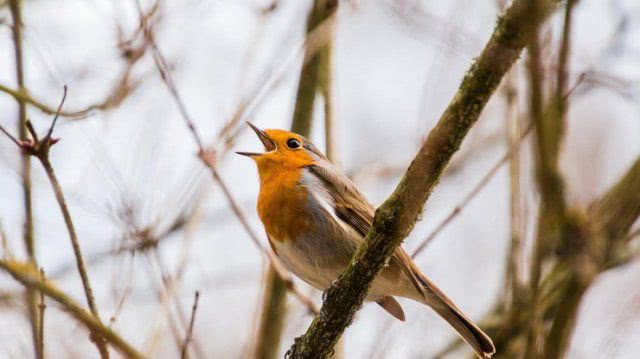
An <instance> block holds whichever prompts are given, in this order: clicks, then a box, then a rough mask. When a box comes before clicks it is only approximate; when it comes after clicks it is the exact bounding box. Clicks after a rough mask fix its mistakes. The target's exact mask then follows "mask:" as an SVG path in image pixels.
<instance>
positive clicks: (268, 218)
mask: <svg viewBox="0 0 640 359" xmlns="http://www.w3.org/2000/svg"><path fill="white" fill-rule="evenodd" d="M301 176H302V169H286V170H285V169H282V170H280V171H270V173H269V174H268V175H266V176H262V175H261V179H260V195H259V196H258V215H259V216H260V219H261V220H262V223H263V224H264V227H265V230H266V231H267V234H268V235H269V237H270V239H271V240H275V241H286V240H294V239H295V238H296V237H298V235H299V234H300V233H302V232H304V231H305V230H306V229H307V228H308V224H309V223H308V218H307V216H305V214H304V212H305V204H306V201H307V198H308V192H307V190H306V189H305V188H304V187H302V186H299V182H300V178H301Z"/></svg>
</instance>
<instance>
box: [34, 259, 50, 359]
mask: <svg viewBox="0 0 640 359" xmlns="http://www.w3.org/2000/svg"><path fill="white" fill-rule="evenodd" d="M40 278H41V279H42V281H43V282H46V278H45V276H44V270H43V269H42V268H40ZM45 308H47V305H46V304H45V303H44V293H43V292H42V291H40V303H38V309H39V321H38V348H39V349H38V351H37V352H36V357H37V358H38V359H43V358H44V310H45Z"/></svg>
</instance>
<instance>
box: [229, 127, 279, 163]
mask: <svg viewBox="0 0 640 359" xmlns="http://www.w3.org/2000/svg"><path fill="white" fill-rule="evenodd" d="M247 125H249V127H251V129H252V130H253V132H255V133H256V135H258V138H259V139H260V141H261V142H262V144H263V145H264V150H265V152H269V151H273V150H275V149H276V143H275V141H274V140H272V139H271V138H270V137H269V136H268V135H267V134H266V133H265V132H264V131H262V130H261V129H259V128H257V127H256V126H254V125H253V124H252V123H251V122H247ZM236 153H237V154H239V155H242V156H248V157H254V156H261V155H263V154H262V153H256V152H236Z"/></svg>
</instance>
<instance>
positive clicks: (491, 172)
mask: <svg viewBox="0 0 640 359" xmlns="http://www.w3.org/2000/svg"><path fill="white" fill-rule="evenodd" d="M531 128H532V126H529V127H528V128H527V129H526V130H525V131H524V132H523V133H522V134H521V135H520V139H519V142H522V141H523V140H524V139H525V137H527V135H528V134H529V133H531ZM514 151H516V149H514V148H510V149H509V150H508V151H507V152H506V153H505V154H504V155H502V157H500V159H499V160H498V161H497V162H496V163H495V164H494V165H493V166H491V168H490V169H489V171H487V173H486V174H485V175H484V176H482V178H481V179H480V181H478V183H477V184H476V185H475V186H474V187H473V188H472V189H471V191H469V193H467V194H466V195H465V196H464V197H463V198H462V200H461V201H460V203H458V205H456V206H455V207H454V208H453V210H451V212H450V213H449V215H447V217H445V218H444V219H443V220H442V222H440V224H438V226H437V227H436V228H435V229H434V230H433V231H432V232H431V233H430V234H429V235H428V236H427V237H426V238H425V239H424V240H422V242H420V245H418V247H417V248H416V249H415V250H414V251H413V253H411V258H415V257H416V256H417V255H418V254H420V253H421V252H422V251H423V250H424V249H425V248H426V247H427V245H429V243H430V242H431V241H432V240H433V239H434V238H435V237H436V236H437V235H438V234H440V232H442V230H443V229H444V228H445V227H446V226H447V225H448V224H449V223H450V222H451V221H452V220H453V219H455V217H456V216H458V215H459V214H460V213H461V212H462V210H463V209H464V208H465V207H466V206H467V204H469V202H471V201H472V200H473V199H474V198H475V197H476V196H477V195H478V194H479V193H480V192H482V189H483V188H484V187H485V186H486V185H487V184H488V183H489V182H490V181H491V179H492V178H493V176H495V175H496V173H498V170H499V169H500V167H502V165H504V164H505V163H507V160H508V159H509V157H510V156H512V154H513V152H514Z"/></svg>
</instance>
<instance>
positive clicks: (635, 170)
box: [592, 158, 640, 257]
mask: <svg viewBox="0 0 640 359" xmlns="http://www.w3.org/2000/svg"><path fill="white" fill-rule="evenodd" d="M592 212H593V213H594V214H593V215H594V217H595V219H596V220H597V223H598V226H599V227H601V228H602V231H604V235H605V236H606V237H607V238H609V239H610V240H611V241H612V243H611V244H610V245H609V246H608V248H607V257H610V256H612V255H614V251H615V250H616V247H617V246H619V245H622V244H626V243H628V239H631V237H632V236H627V233H628V232H629V230H630V229H631V226H632V225H633V224H634V223H635V222H636V221H637V220H638V216H640V158H638V159H636V161H635V162H634V163H633V165H632V166H631V168H630V169H629V170H628V171H627V173H626V174H625V175H624V177H622V179H621V180H620V181H619V182H618V183H616V185H615V186H613V187H612V188H611V189H610V190H609V191H608V192H607V193H606V194H605V195H604V197H602V198H601V199H600V200H599V201H598V202H597V203H595V205H594V206H593V209H592Z"/></svg>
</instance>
